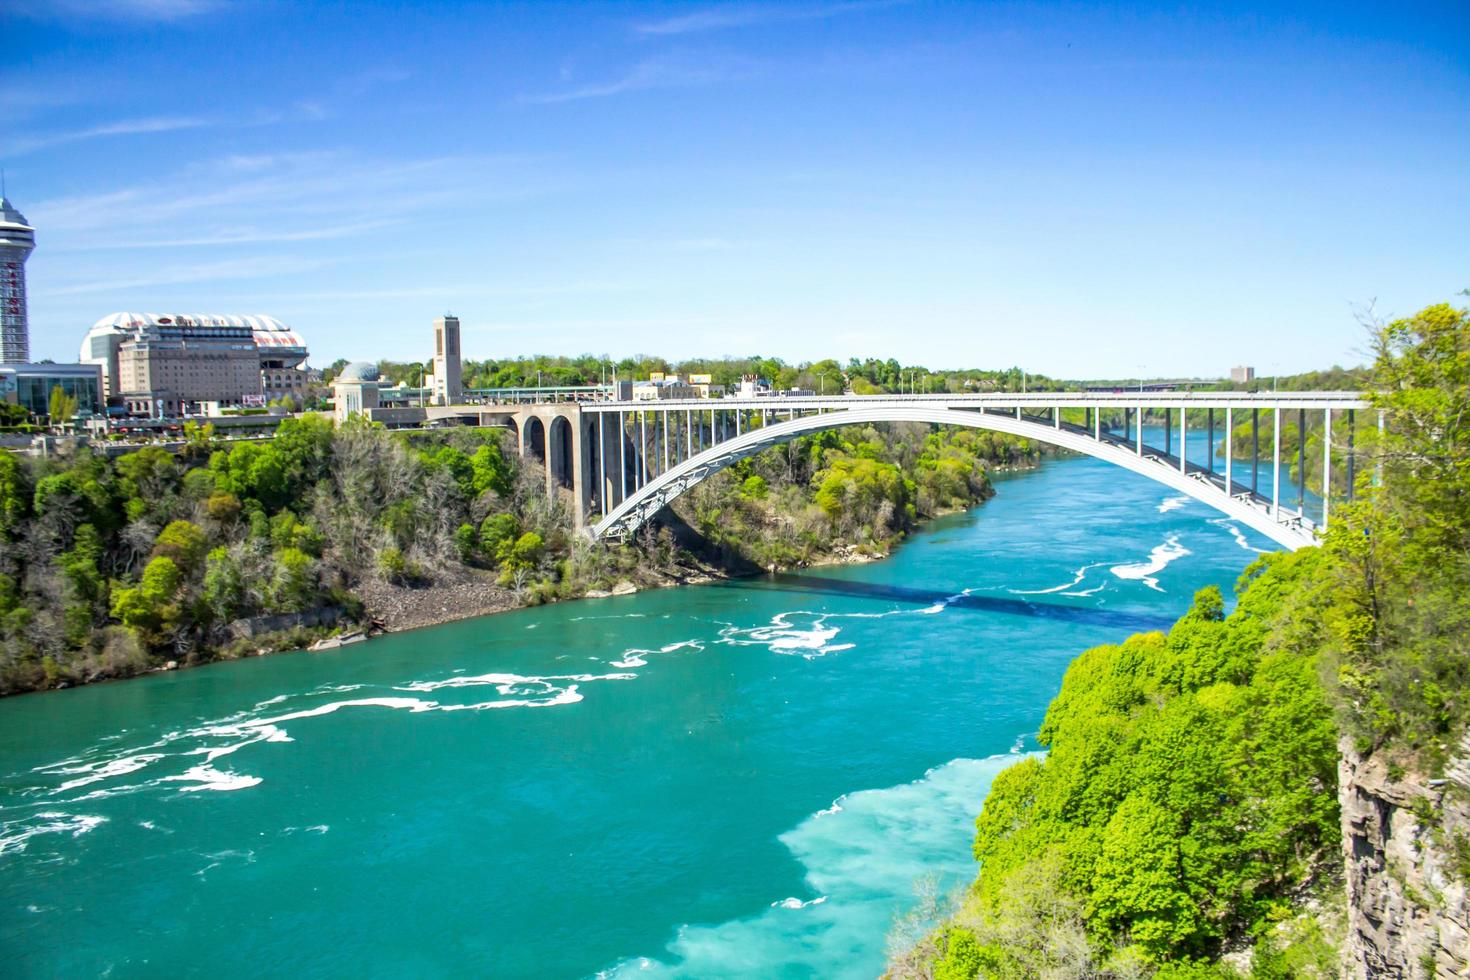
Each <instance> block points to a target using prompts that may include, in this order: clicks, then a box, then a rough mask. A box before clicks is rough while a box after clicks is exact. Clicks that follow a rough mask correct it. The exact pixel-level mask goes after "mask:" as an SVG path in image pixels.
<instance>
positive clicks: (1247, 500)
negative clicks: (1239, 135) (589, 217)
mask: <svg viewBox="0 0 1470 980" xmlns="http://www.w3.org/2000/svg"><path fill="white" fill-rule="evenodd" d="M1074 397H1075V396H1074ZM1286 400H1289V399H1283V401H1286ZM1048 401H1049V405H1059V406H1060V407H1080V402H1081V401H1083V400H1081V399H1079V400H1078V403H1079V404H1078V405H1073V399H1071V398H1058V399H1056V400H1055V401H1050V400H1048ZM1109 401H1111V399H1107V398H1103V399H1096V400H1094V399H1086V402H1087V404H1090V405H1092V406H1095V407H1096V406H1098V405H1099V403H1102V404H1103V405H1106V404H1107V403H1108V402H1109ZM1154 401H1155V399H1153V398H1149V399H1147V400H1144V399H1139V398H1138V397H1137V396H1134V397H1133V398H1130V399H1128V400H1127V401H1126V404H1128V405H1138V404H1139V403H1140V402H1145V403H1148V404H1151V403H1153V402H1154ZM1119 403H1120V404H1123V403H1124V402H1123V400H1122V399H1119ZM1159 403H1160V404H1162V403H1163V400H1159ZM1170 404H1175V405H1177V404H1179V401H1178V399H1177V396H1176V398H1175V399H1171V400H1170ZM610 407H611V406H609V408H610ZM710 407H717V406H708V407H706V406H700V408H701V409H702V410H705V411H708V410H709V408H710ZM761 407H762V408H769V409H772V410H777V411H785V410H789V409H798V408H801V407H802V406H797V405H791V404H785V405H780V404H770V405H766V406H761ZM1036 407H1038V408H1040V407H1042V404H1037V405H1036ZM1238 407H1242V408H1248V407H1260V408H1265V409H1277V410H1278V411H1279V409H1280V407H1281V406H1278V405H1275V404H1272V403H1263V402H1259V401H1258V402H1254V403H1251V404H1240V405H1239V406H1238ZM1293 407H1295V402H1294V401H1293ZM1312 407H1313V408H1314V409H1318V410H1320V409H1321V408H1322V405H1321V404H1317V405H1313V406H1312ZM1346 407H1349V406H1348V405H1346V404H1344V405H1336V404H1332V405H1330V406H1328V407H1327V409H1326V410H1327V411H1328V412H1329V413H1330V411H1331V410H1332V409H1333V408H1346ZM1354 407H1363V406H1362V405H1361V403H1355V406H1354ZM629 410H630V411H651V412H653V413H658V412H660V411H671V412H678V413H680V414H682V413H683V412H684V411H686V410H688V406H686V405H678V404H667V405H641V406H638V407H636V408H634V407H632V406H629ZM1094 410H1096V408H1095V409H1094ZM1329 418H1330V416H1329ZM879 422H919V423H930V424H937V425H960V426H967V427H970V428H976V429H987V430H990V431H992V432H1002V433H1006V434H1008V435H1014V436H1021V437H1023V438H1026V439H1034V440H1036V441H1037V442H1044V443H1048V444H1050V445H1053V446H1058V447H1060V448H1062V449H1068V450H1071V451H1073V452H1078V453H1082V454H1084V455H1087V456H1091V457H1093V458H1095V459H1101V460H1103V461H1105V462H1108V463H1113V464H1114V465H1117V466H1120V467H1122V468H1123V469H1126V470H1129V471H1131V472H1134V473H1138V474H1140V475H1142V476H1146V477H1148V478H1149V479H1151V480H1154V481H1155V482H1157V483H1160V484H1163V485H1164V486H1166V487H1168V488H1169V489H1171V490H1174V491H1177V492H1178V493H1181V494H1184V495H1186V496H1188V497H1191V498H1193V499H1195V500H1198V501H1200V502H1201V503H1205V504H1208V505H1209V506H1211V507H1213V508H1215V509H1216V510H1217V511H1219V512H1221V513H1222V514H1224V515H1225V516H1227V517H1230V518H1233V519H1235V520H1238V521H1240V523H1242V524H1244V525H1245V526H1247V527H1249V528H1251V529H1253V530H1255V531H1257V532H1259V533H1260V534H1262V535H1264V536H1266V537H1267V538H1269V539H1271V540H1272V541H1274V542H1276V543H1277V544H1279V545H1281V546H1282V547H1284V548H1287V549H1288V550H1296V549H1297V548H1301V547H1303V546H1306V545H1310V544H1313V543H1314V542H1315V540H1316V536H1315V533H1314V529H1315V526H1314V524H1313V523H1312V522H1311V521H1310V520H1308V519H1307V518H1306V517H1305V516H1304V515H1302V514H1300V513H1296V512H1287V511H1286V510H1284V509H1283V508H1281V507H1279V506H1277V505H1274V504H1273V502H1272V501H1270V500H1267V499H1264V498H1262V497H1261V496H1259V495H1256V494H1253V493H1251V492H1250V490H1249V488H1243V487H1242V485H1241V484H1240V483H1239V482H1238V481H1237V482H1233V483H1232V486H1231V487H1230V489H1229V492H1227V489H1226V488H1225V487H1224V486H1223V484H1224V476H1223V474H1221V473H1220V472H1219V471H1218V470H1216V471H1213V472H1208V471H1205V470H1203V469H1201V468H1194V469H1191V468H1190V465H1189V464H1187V463H1184V464H1181V463H1180V462H1179V461H1178V460H1175V459H1173V458H1169V457H1165V456H1164V455H1162V454H1161V453H1160V452H1159V451H1158V450H1156V449H1154V448H1152V447H1149V446H1145V445H1143V444H1142V440H1141V438H1140V439H1139V441H1138V442H1137V443H1135V442H1134V441H1132V440H1131V439H1128V440H1125V439H1120V438H1118V437H1117V436H1115V435H1111V434H1105V433H1103V432H1102V431H1101V430H1100V429H1098V428H1096V427H1094V428H1093V429H1091V430H1088V429H1086V428H1084V427H1081V426H1075V425H1071V424H1067V423H1062V422H1060V421H1059V420H1058V419H1057V417H1055V416H1054V417H1053V418H1052V419H1051V420H1046V421H1037V420H1035V419H1034V417H1028V416H1024V415H1022V413H1021V411H1020V409H1019V408H1017V409H1016V410H1015V412H1014V414H1013V413H1011V412H1009V411H1007V412H1005V413H1004V414H1002V413H1001V412H999V411H996V410H994V409H990V410H987V409H986V408H984V407H982V406H963V407H960V406H945V405H943V404H932V403H931V404H927V405H926V404H914V403H912V402H910V403H907V404H905V403H903V402H901V401H900V402H897V403H895V402H893V401H889V402H888V403H887V404H884V405H882V406H873V407H858V406H854V407H845V406H844V407H841V408H834V409H830V410H827V411H818V413H817V414H810V415H802V416H798V417H795V418H791V419H788V420H787V421H784V422H777V423H771V424H767V425H763V426H760V427H758V428H753V429H748V430H746V431H744V432H742V433H740V434H739V435H736V436H734V437H732V438H729V439H726V440H724V441H723V442H719V443H717V444H715V445H714V446H712V447H710V448H709V449H706V450H703V451H702V452H700V453H698V454H697V455H694V456H691V457H690V458H688V459H686V460H684V461H683V462H681V463H678V464H677V465H675V466H672V467H670V468H669V469H668V470H666V471H665V472H663V473H661V474H659V475H658V476H656V477H654V478H652V479H650V480H649V481H648V482H647V483H645V484H644V485H643V486H641V487H639V488H638V489H637V490H636V492H634V493H632V494H631V495H629V496H628V497H627V498H626V499H625V500H623V501H622V502H621V503H619V504H618V505H617V506H616V507H614V508H613V509H612V510H611V511H610V512H608V514H607V515H606V516H605V517H604V518H603V519H602V520H601V521H599V522H598V523H597V524H595V525H594V526H592V527H591V528H590V529H589V533H590V534H591V535H592V536H593V537H594V538H597V539H604V538H610V537H626V536H628V535H630V534H632V533H633V532H635V531H637V530H638V529H639V528H640V527H642V526H643V525H644V524H645V523H647V521H648V520H649V519H651V518H652V517H653V516H654V515H655V514H657V513H658V512H659V511H660V510H662V509H663V508H664V507H665V506H666V505H668V504H669V503H670V502H671V501H673V500H674V499H675V498H677V497H678V496H679V495H680V494H682V493H684V491H686V490H688V489H689V488H690V487H693V486H695V485H696V484H698V483H700V482H701V481H703V480H705V479H707V478H708V477H710V476H711V475H713V474H714V473H717V472H719V471H720V470H722V469H724V468H725V467H727V466H730V465H731V464H733V463H735V462H738V461H739V460H742V459H745V458H746V457H748V456H752V455H754V454H755V453H758V452H760V451H762V450H764V449H769V448H770V447H772V446H776V445H779V444H781V443H784V442H788V441H790V440H792V439H794V438H796V437H797V436H801V435H806V434H808V433H812V432H819V431H822V430H825V429H834V428H840V427H843V426H849V425H864V424H872V423H879ZM1228 438H1229V435H1228V434H1227V439H1228ZM1216 478H1219V479H1218V481H1217V479H1216ZM1242 489H1243V490H1244V492H1240V491H1241V490H1242Z"/></svg>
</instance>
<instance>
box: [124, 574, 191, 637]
mask: <svg viewBox="0 0 1470 980" xmlns="http://www.w3.org/2000/svg"><path fill="white" fill-rule="evenodd" d="M182 580H183V576H182V575H181V574H180V572H179V567H178V565H176V564H174V561H173V559H171V558H166V557H163V556H159V557H157V558H154V559H153V560H152V561H150V562H148V565H147V567H145V568H144V569H143V577H142V579H141V581H139V583H138V585H137V586H135V587H133V588H116V589H113V591H112V615H114V616H116V617H117V618H118V619H119V620H121V621H122V623H123V625H124V626H127V627H129V628H131V629H135V630H137V631H139V632H140V633H141V634H144V635H145V636H146V637H149V638H152V637H153V636H154V635H155V634H156V633H157V632H158V631H159V630H161V629H164V628H166V627H167V626H169V625H170V624H171V623H172V622H173V620H174V619H175V618H176V616H177V612H178V611H177V607H175V606H174V604H173V603H174V599H175V597H176V594H177V592H178V590H179V585H180V583H181V582H182Z"/></svg>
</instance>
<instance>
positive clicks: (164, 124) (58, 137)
mask: <svg viewBox="0 0 1470 980" xmlns="http://www.w3.org/2000/svg"><path fill="white" fill-rule="evenodd" d="M209 125H212V124H211V123H210V121H209V120H207V119H200V118H198V117H195V116H150V117H148V118H146V119H120V120H117V121H116V122H110V123H102V124H100V125H97V126H89V127H87V128H86V129H73V130H69V131H67V132H62V133H49V134H46V135H42V136H29V137H26V136H23V137H21V138H20V139H18V140H15V141H14V142H13V143H10V144H9V145H8V146H6V147H5V152H6V153H9V154H12V155H14V154H21V153H30V152H33V151H35V150H40V149H44V148H45V147H48V146H59V145H61V144H63V143H79V142H81V141H82V140H90V139H98V138H99V137H104V136H136V135H139V134H142V133H170V132H174V131H176V130H180V129H199V128H200V127H203V126H209Z"/></svg>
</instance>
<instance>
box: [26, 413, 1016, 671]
mask: <svg viewBox="0 0 1470 980" xmlns="http://www.w3.org/2000/svg"><path fill="white" fill-rule="evenodd" d="M1039 455H1040V451H1039V448H1038V447H1036V446H1033V445H1031V444H1028V443H1026V442H1024V441H1020V440H1014V439H1008V438H1006V437H1000V436H995V435H992V434H990V433H976V432H971V431H964V430H962V431H948V430H941V431H930V429H929V427H926V426H905V425H893V426H885V427H883V428H881V429H878V428H855V429H850V430H843V431H841V432H828V433H821V434H817V435H814V436H810V437H806V438H802V439H799V440H796V441H794V442H792V443H790V444H787V445H784V446H781V447H777V448H775V449H771V450H768V451H767V452H765V453H763V454H761V455H759V456H756V457H754V458H752V459H749V460H744V461H742V462H740V463H738V464H736V465H735V466H732V467H731V468H730V469H728V470H726V471H724V472H722V473H720V474H717V475H716V476H715V477H713V478H712V479H710V480H708V481H706V483H705V484H703V485H701V486H700V487H699V488H698V489H697V490H696V491H695V492H694V493H692V494H690V495H689V496H688V498H687V499H685V500H681V501H680V502H679V504H678V506H677V508H676V510H675V513H676V514H677V515H678V518H679V519H677V520H675V521H674V522H673V523H674V526H675V527H674V530H670V529H669V528H667V527H666V528H663V529H661V530H654V529H652V528H650V529H648V530H647V531H646V532H645V533H643V534H641V535H640V536H639V537H638V539H637V540H636V541H633V542H630V543H629V544H626V545H622V546H608V545H600V544H593V543H591V542H589V541H587V540H586V539H585V538H583V537H582V536H581V535H579V534H577V533H576V532H575V531H574V529H573V527H572V524H571V518H570V509H569V508H568V507H567V506H566V502H565V501H564V500H560V499H548V498H547V497H546V495H545V493H544V489H543V486H544V484H543V482H542V480H541V476H540V473H539V467H538V466H536V465H532V466H522V465H521V460H519V459H518V458H517V457H516V455H515V454H514V452H513V449H512V447H511V445H510V444H509V443H508V442H507V441H506V434H505V433H504V432H502V431H500V430H471V429H465V430H446V431H441V432H432V433H431V432H414V433H391V432H387V431H384V430H382V429H379V428H375V427H373V426H371V425H367V424H363V423H360V422H357V421H352V422H349V423H348V424H346V425H344V426H342V427H341V428H335V429H334V428H333V426H332V425H331V423H330V422H329V421H327V420H326V419H324V418H322V417H319V416H303V417H301V418H297V419H290V420H287V421H286V422H285V423H283V424H282V426H281V428H280V431H279V432H278V434H277V437H276V438H275V439H274V440H272V441H271V442H269V443H263V444H253V443H238V444H233V445H231V444H225V443H218V442H216V441H214V440H213V439H212V434H211V433H210V432H209V431H208V429H207V428H203V429H201V428H192V427H191V429H190V433H189V440H188V445H187V446H186V448H185V449H184V450H183V451H182V452H180V453H176V454H175V453H170V452H167V451H165V450H163V449H161V448H157V447H149V448H145V449H142V450H140V451H138V452H136V453H132V454H129V455H126V456H122V457H119V458H118V459H116V460H111V459H108V458H107V457H105V456H103V455H100V454H95V453H93V452H92V451H90V450H89V449H87V448H86V447H76V448H73V449H72V451H71V452H69V453H64V454H61V455H58V456H56V457H49V458H34V457H17V456H14V455H11V454H5V455H0V693H15V692H18V691H25V690H34V689H38V688H47V687H57V686H69V685H73V684H78V683H86V682H89V681H95V680H101V679H105V678H113V677H124V676H129V675H132V674H137V673H141V672H144V671H148V670H152V669H157V668H159V667H161V666H164V665H167V664H170V663H172V664H178V665H190V664H195V663H204V662H208V661H211V660H215V659H220V658H230V657H236V656H242V655H249V654H254V653H260V652H266V651H269V650H274V649H295V648H299V647H300V646H303V645H305V644H306V643H308V642H310V641H312V640H313V639H316V638H319V637H322V636H325V635H326V634H328V633H330V632H332V631H334V630H337V629H341V628H344V627H351V626H354V625H359V624H368V623H371V622H373V621H374V620H379V621H386V625H387V626H388V627H389V628H407V627H412V626H420V625H426V624H429V623H434V622H442V621H445V620H448V619H454V618H460V617H463V616H467V615H477V614H481V613H485V612H492V611H497V610H500V609H506V608H514V607H518V606H521V605H527V604H536V603H540V602H546V601H554V600H558V599H568V598H574V597H577V596H580V595H584V594H587V593H589V592H592V593H598V592H605V591H612V590H614V589H617V590H622V591H626V590H629V589H636V588H646V587H652V586H657V585H665V584H671V583H676V582H681V581H688V580H691V579H696V580H697V579H701V578H708V577H711V576H717V575H724V574H743V573H749V572H751V571H754V570H768V569H784V568H792V567H797V566H801V565H808V564H815V563H821V562H824V561H837V560H850V559H852V558H854V557H856V556H864V557H871V556H877V555H881V554H885V553H886V552H887V551H888V549H890V548H891V547H892V546H893V544H894V543H895V542H897V541H898V540H899V539H901V538H902V537H903V535H905V534H906V533H907V532H908V531H909V530H911V529H912V528H913V527H914V526H915V525H916V524H917V523H918V522H920V521H922V520H924V519H926V518H928V517H932V516H934V515H936V514H940V513H944V512H947V511H950V510H954V509H958V508H963V507H968V506H971V505H973V504H975V503H978V502H980V501H982V500H984V499H985V498H986V497H987V496H988V495H989V494H990V493H992V492H993V491H992V490H991V487H990V483H989V479H988V476H987V468H988V467H992V466H1015V465H1030V464H1033V463H1034V462H1035V461H1036V460H1037V459H1038V458H1039ZM533 471H535V472H533ZM681 523H682V524H683V525H684V526H683V528H682V529H681V528H680V527H679V525H680V524H681ZM689 528H694V529H695V531H694V532H693V533H691V532H690V531H689ZM675 530H682V531H683V532H684V533H682V534H678V535H676V534H675V533H674V531H675ZM691 549H692V550H691Z"/></svg>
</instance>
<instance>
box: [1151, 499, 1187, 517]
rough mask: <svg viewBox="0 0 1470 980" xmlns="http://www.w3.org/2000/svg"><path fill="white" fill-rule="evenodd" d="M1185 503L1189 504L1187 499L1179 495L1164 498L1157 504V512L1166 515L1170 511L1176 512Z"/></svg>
mask: <svg viewBox="0 0 1470 980" xmlns="http://www.w3.org/2000/svg"><path fill="white" fill-rule="evenodd" d="M1187 503H1189V498H1188V497H1186V496H1184V495H1183V494H1180V495H1179V496H1177V497H1165V498H1164V499H1163V500H1162V501H1161V502H1160V503H1159V507H1158V511H1159V513H1160V514H1167V513H1169V511H1171V510H1178V509H1179V508H1180V507H1183V506H1184V505H1185V504H1187Z"/></svg>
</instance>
